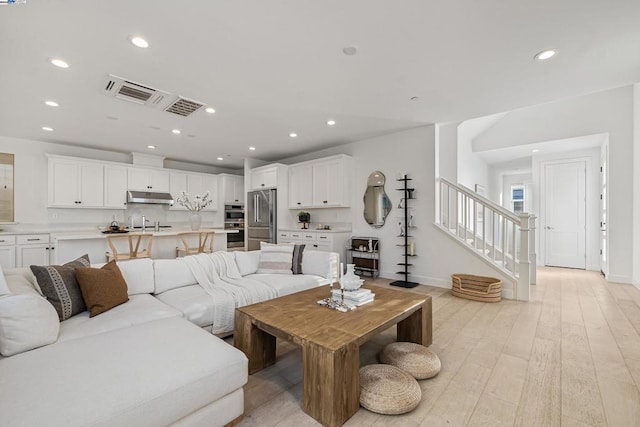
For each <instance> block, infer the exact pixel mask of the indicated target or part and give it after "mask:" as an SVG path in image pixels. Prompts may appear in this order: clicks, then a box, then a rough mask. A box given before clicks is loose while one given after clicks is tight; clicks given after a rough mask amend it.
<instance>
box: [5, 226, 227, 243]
mask: <svg viewBox="0 0 640 427" xmlns="http://www.w3.org/2000/svg"><path fill="white" fill-rule="evenodd" d="M191 231H193V230H191V229H185V228H170V229H161V230H160V231H153V228H152V229H150V230H147V231H145V232H144V233H143V234H147V235H150V236H153V237H175V236H177V235H178V234H179V233H186V232H191ZM198 231H213V232H214V233H216V234H229V233H237V232H238V230H225V229H223V228H201V229H200V230H198ZM134 232H137V233H140V230H135V231H134ZM14 234H15V233H14ZM126 235H127V233H114V234H104V233H102V232H101V231H99V230H96V231H90V230H85V231H60V232H55V233H51V239H53V240H83V239H105V238H106V237H107V236H126Z"/></svg>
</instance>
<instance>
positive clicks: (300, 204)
mask: <svg viewBox="0 0 640 427" xmlns="http://www.w3.org/2000/svg"><path fill="white" fill-rule="evenodd" d="M312 182H313V166H312V165H310V164H303V165H298V166H291V167H290V168H289V208H291V209H296V208H309V207H312V206H313V197H312V194H311V189H312Z"/></svg>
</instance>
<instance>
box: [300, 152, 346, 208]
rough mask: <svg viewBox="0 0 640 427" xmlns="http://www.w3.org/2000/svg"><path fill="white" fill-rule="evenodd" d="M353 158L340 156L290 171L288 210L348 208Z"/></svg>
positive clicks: (302, 164) (313, 161)
mask: <svg viewBox="0 0 640 427" xmlns="http://www.w3.org/2000/svg"><path fill="white" fill-rule="evenodd" d="M350 170H351V157H349V156H346V155H338V156H331V157H326V158H323V159H318V160H312V161H308V162H303V163H298V164H295V165H291V166H290V167H289V208H290V209H297V208H336V207H349V206H350V200H349V188H350V186H351V182H350V181H351V179H350V178H351V173H350Z"/></svg>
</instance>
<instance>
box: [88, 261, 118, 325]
mask: <svg viewBox="0 0 640 427" xmlns="http://www.w3.org/2000/svg"><path fill="white" fill-rule="evenodd" d="M76 278H77V279H78V284H79V285H80V290H81V291H82V296H83V297H84V302H85V304H86V305H87V309H88V310H89V317H93V316H97V315H98V314H100V313H104V312H105V311H108V310H111V309H112V308H113V307H115V306H118V305H120V304H124V303H125V302H127V301H129V295H127V282H126V281H125V280H124V277H122V273H121V272H120V269H119V268H118V265H117V264H116V262H115V261H111V262H110V263H108V264H107V265H105V266H104V267H102V268H79V269H77V270H76Z"/></svg>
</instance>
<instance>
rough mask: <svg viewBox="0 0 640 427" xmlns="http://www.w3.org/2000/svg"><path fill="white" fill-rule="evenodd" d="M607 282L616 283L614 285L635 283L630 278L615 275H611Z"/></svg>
mask: <svg viewBox="0 0 640 427" xmlns="http://www.w3.org/2000/svg"><path fill="white" fill-rule="evenodd" d="M607 281H608V282H614V283H625V284H628V285H630V284H632V283H633V281H632V280H631V277H629V276H619V275H614V274H609V275H608V276H607Z"/></svg>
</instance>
